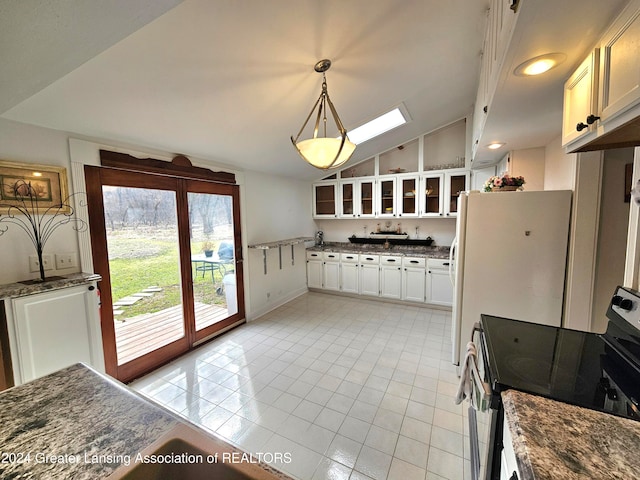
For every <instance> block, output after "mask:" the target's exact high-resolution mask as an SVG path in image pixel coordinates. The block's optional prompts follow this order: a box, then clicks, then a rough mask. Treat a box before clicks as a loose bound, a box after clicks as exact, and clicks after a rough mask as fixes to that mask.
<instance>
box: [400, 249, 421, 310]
mask: <svg viewBox="0 0 640 480" xmlns="http://www.w3.org/2000/svg"><path fill="white" fill-rule="evenodd" d="M425 266H426V259H425V258H421V257H404V258H403V259H402V299H403V300H407V301H410V302H424V301H425V293H426V270H425Z"/></svg>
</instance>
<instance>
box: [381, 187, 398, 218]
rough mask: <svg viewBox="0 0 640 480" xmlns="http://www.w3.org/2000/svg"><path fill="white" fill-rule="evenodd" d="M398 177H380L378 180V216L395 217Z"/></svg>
mask: <svg viewBox="0 0 640 480" xmlns="http://www.w3.org/2000/svg"><path fill="white" fill-rule="evenodd" d="M395 192H396V177H392V178H385V177H380V179H379V180H378V216H380V217H395V216H396V214H397V209H396V201H395V199H396V196H395Z"/></svg>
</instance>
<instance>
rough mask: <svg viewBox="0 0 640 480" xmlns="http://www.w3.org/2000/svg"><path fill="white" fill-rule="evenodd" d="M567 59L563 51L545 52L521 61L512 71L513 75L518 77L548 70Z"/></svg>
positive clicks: (538, 73)
mask: <svg viewBox="0 0 640 480" xmlns="http://www.w3.org/2000/svg"><path fill="white" fill-rule="evenodd" d="M566 59H567V56H566V55H565V54H564V53H546V54H544V55H539V56H537V57H534V58H530V59H529V60H527V61H526V62H523V63H521V64H520V65H518V66H517V67H516V69H515V70H514V71H513V74H514V75H517V76H519V77H530V76H533V75H540V74H541V73H544V72H548V71H549V70H551V69H552V68H555V67H557V66H558V65H560V64H561V63H562V62H564V61H565V60H566Z"/></svg>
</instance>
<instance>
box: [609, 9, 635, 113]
mask: <svg viewBox="0 0 640 480" xmlns="http://www.w3.org/2000/svg"><path fill="white" fill-rule="evenodd" d="M599 91H600V95H599V98H600V105H599V106H600V121H601V122H603V123H605V122H608V121H611V120H612V119H613V118H615V117H616V116H617V115H619V114H621V113H623V112H624V111H625V110H627V109H629V108H631V107H633V106H634V105H637V104H638V103H639V102H640V1H632V2H631V3H630V4H629V6H628V7H627V8H626V9H625V10H624V11H623V12H622V14H621V15H620V17H618V19H617V20H616V21H615V22H614V23H613V25H612V26H611V27H610V28H609V30H608V31H607V32H606V33H605V35H604V37H603V39H602V42H601V43H600V86H599Z"/></svg>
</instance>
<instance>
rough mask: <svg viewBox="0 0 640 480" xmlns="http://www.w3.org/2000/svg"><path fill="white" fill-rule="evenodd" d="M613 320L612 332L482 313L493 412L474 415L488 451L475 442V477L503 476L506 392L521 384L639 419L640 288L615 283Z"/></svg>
mask: <svg viewBox="0 0 640 480" xmlns="http://www.w3.org/2000/svg"><path fill="white" fill-rule="evenodd" d="M607 318H608V325H607V330H606V332H605V333H604V334H596V333H590V332H582V331H577V330H570V329H566V328H559V327H552V326H547V325H540V324H533V323H528V322H522V321H518V320H513V319H507V318H500V317H494V316H490V315H482V316H481V321H480V325H479V326H477V328H476V330H477V331H475V332H474V337H473V340H474V342H475V344H476V346H477V349H478V366H479V372H480V373H479V375H480V376H481V377H482V378H481V382H483V383H484V384H485V387H484V390H485V395H483V397H484V403H485V404H486V405H487V406H488V408H487V409H486V411H485V412H484V413H486V414H490V415H489V419H488V420H485V421H484V422H482V421H476V419H475V413H474V414H473V415H472V416H473V419H471V417H470V421H471V420H473V423H474V425H471V424H470V428H471V429H472V430H475V431H476V432H478V434H480V433H481V432H480V430H481V428H478V426H482V423H485V424H486V425H487V428H488V432H486V433H487V435H488V441H487V444H488V445H487V451H486V452H480V453H479V454H475V450H477V448H476V447H475V446H474V445H473V441H472V460H473V457H476V456H477V457H479V458H478V460H477V466H474V465H472V469H473V470H474V471H477V472H478V473H477V475H474V476H473V478H481V479H485V478H486V479H497V478H500V477H499V474H500V452H501V450H502V421H503V409H502V400H501V397H500V393H501V392H502V391H505V390H508V389H516V390H520V391H523V392H527V393H531V394H535V395H541V396H544V397H547V398H551V399H553V400H558V401H562V402H566V403H570V404H573V405H578V406H581V407H586V408H589V409H593V410H599V411H603V412H607V413H611V414H614V415H618V416H622V417H626V418H630V419H633V420H636V421H640V292H636V291H633V290H630V289H627V288H623V287H618V288H616V291H615V293H614V296H613V297H612V300H611V303H610V305H609V308H608V311H607ZM482 410H483V409H482V408H480V409H478V415H482V414H483V412H482ZM490 412H493V413H490ZM471 436H472V437H477V435H476V434H475V433H474V434H472V435H471ZM480 436H482V435H480ZM473 463H474V462H473V461H472V464H473Z"/></svg>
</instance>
